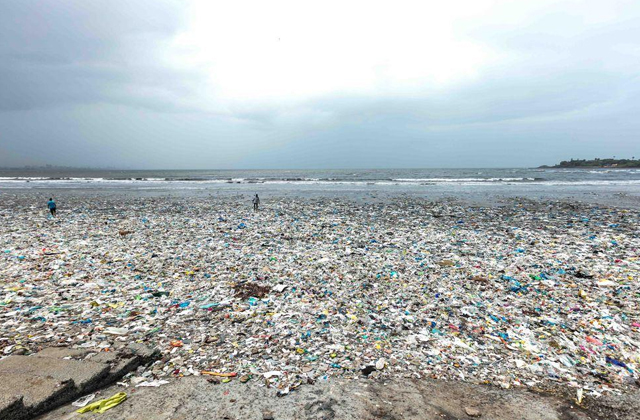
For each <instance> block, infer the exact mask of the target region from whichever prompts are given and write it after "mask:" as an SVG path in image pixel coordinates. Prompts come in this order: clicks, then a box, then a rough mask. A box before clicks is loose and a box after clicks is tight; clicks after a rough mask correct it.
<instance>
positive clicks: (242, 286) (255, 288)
mask: <svg viewBox="0 0 640 420" xmlns="http://www.w3.org/2000/svg"><path fill="white" fill-rule="evenodd" d="M233 289H234V290H235V291H236V297H237V298H240V299H248V298H251V297H254V298H259V299H261V298H263V297H265V296H266V295H267V293H269V290H270V289H271V288H270V287H269V286H262V285H259V284H256V283H251V282H247V283H237V284H236V285H234V286H233Z"/></svg>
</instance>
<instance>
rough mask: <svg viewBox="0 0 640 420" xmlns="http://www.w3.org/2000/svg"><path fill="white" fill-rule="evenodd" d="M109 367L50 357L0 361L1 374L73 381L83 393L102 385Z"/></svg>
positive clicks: (12, 358)
mask: <svg viewBox="0 0 640 420" xmlns="http://www.w3.org/2000/svg"><path fill="white" fill-rule="evenodd" d="M109 370H110V367H109V365H106V364H103V363H94V362H88V361H78V360H65V359H56V358H48V357H31V356H9V357H7V358H5V359H2V360H0V374H2V373H8V374H22V375H34V376H45V377H46V376H50V377H52V378H53V379H56V380H58V381H60V382H67V381H73V383H74V384H75V386H76V388H77V389H78V391H80V392H82V391H85V390H88V389H91V388H93V387H95V386H97V385H99V384H100V382H101V381H102V380H103V379H104V378H106V377H107V375H109Z"/></svg>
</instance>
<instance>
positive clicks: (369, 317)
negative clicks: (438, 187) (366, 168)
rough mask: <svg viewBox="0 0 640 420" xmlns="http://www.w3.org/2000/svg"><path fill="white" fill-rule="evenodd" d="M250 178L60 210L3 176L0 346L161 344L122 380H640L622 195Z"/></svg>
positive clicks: (599, 383)
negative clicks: (427, 194)
mask: <svg viewBox="0 0 640 420" xmlns="http://www.w3.org/2000/svg"><path fill="white" fill-rule="evenodd" d="M250 197H251V196H250V195H248V196H246V197H244V196H242V197H237V196H219V197H197V196H187V197H182V196H173V197H169V196H167V197H158V196H152V197H148V196H139V195H125V194H119V195H118V194H115V195H113V194H94V195H92V196H88V195H87V194H86V193H85V194H73V193H69V192H68V193H67V195H66V196H65V197H64V201H62V200H58V216H57V217H56V218H55V219H54V218H51V217H48V212H47V209H46V206H45V205H46V200H45V201H44V202H43V200H42V194H41V193H40V192H39V191H28V190H25V191H18V192H8V193H4V194H3V201H2V214H1V215H0V231H1V232H3V234H2V235H1V236H0V252H1V254H0V255H1V258H0V287H1V289H0V291H1V294H0V318H1V321H0V336H1V337H2V339H1V341H0V351H2V352H3V354H5V355H9V354H30V353H32V352H35V351H38V350H40V349H42V348H44V347H48V346H58V345H64V346H70V347H79V348H87V349H98V350H103V351H104V350H109V349H117V348H118V347H121V346H123V345H125V344H126V343H130V342H139V343H144V344H146V345H148V346H150V347H157V348H158V349H159V350H160V351H161V354H162V358H161V359H160V360H159V361H157V362H156V363H154V364H153V365H151V366H150V367H148V368H147V369H142V370H139V371H136V372H134V373H133V374H130V375H129V376H127V377H125V379H124V382H125V383H128V382H127V381H129V382H130V381H133V382H132V383H135V381H136V380H138V381H139V380H140V379H139V378H147V379H149V378H153V379H167V378H173V377H182V376H197V375H201V374H202V371H206V372H217V373H235V375H233V376H232V377H229V378H226V379H224V380H229V381H241V382H249V381H252V382H253V381H258V383H263V384H264V385H267V386H269V387H274V388H275V389H277V390H278V392H279V394H280V395H286V394H288V393H291V392H294V390H295V389H297V388H298V387H300V386H303V385H305V384H308V383H315V382H317V381H324V380H327V379H330V378H334V377H339V378H346V379H350V378H352V379H355V378H360V379H362V378H393V379H398V378H411V379H422V378H425V379H426V378H429V379H443V380H461V381H465V382H469V383H476V384H491V385H495V386H498V387H502V388H514V387H520V388H526V389H550V390H553V389H558V388H567V387H569V388H575V389H576V390H578V389H582V390H584V394H585V395H589V396H594V397H597V396H600V395H603V394H611V393H618V392H621V391H623V390H625V389H627V388H634V387H637V385H636V383H637V380H638V375H637V373H636V371H637V366H638V362H639V359H638V358H639V357H640V353H639V345H640V344H639V343H640V307H639V305H638V293H639V288H638V273H639V266H640V263H639V259H638V258H639V257H640V256H639V254H638V253H639V251H638V250H639V248H640V238H639V236H638V231H637V226H638V217H639V214H638V211H637V210H635V209H633V208H631V209H627V208H619V207H614V206H603V205H596V204H589V203H572V202H569V201H567V200H547V201H539V200H529V199H524V198H503V199H502V200H501V201H500V202H496V203H494V204H493V205H489V204H482V205H481V204H478V203H471V202H467V201H464V200H461V199H455V198H449V199H441V200H429V199H424V198H416V197H410V196H407V197H395V198H394V199H392V200H388V201H386V202H385V201H380V200H378V201H373V200H352V199H346V198H342V197H334V198H330V197H319V198H308V197H307V198H300V197H298V198H295V197H287V196H284V197H269V198H263V199H262V203H261V208H260V211H258V212H254V211H252V208H251V202H250ZM137 378H138V379H137ZM213 378H216V377H215V376H214V377H213ZM221 378H225V377H221Z"/></svg>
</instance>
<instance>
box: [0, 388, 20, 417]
mask: <svg viewBox="0 0 640 420" xmlns="http://www.w3.org/2000/svg"><path fill="white" fill-rule="evenodd" d="M24 412H26V409H25V407H24V404H23V403H22V395H11V394H5V393H0V420H5V419H7V420H8V419H17V418H19V417H20V415H21V413H24Z"/></svg>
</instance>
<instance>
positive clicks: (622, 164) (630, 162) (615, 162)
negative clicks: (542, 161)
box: [539, 157, 640, 169]
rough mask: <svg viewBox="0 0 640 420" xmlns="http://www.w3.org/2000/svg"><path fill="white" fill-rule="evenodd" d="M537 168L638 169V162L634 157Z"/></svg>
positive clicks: (639, 166) (575, 161) (577, 161)
mask: <svg viewBox="0 0 640 420" xmlns="http://www.w3.org/2000/svg"><path fill="white" fill-rule="evenodd" d="M539 168H608V169H616V168H640V160H636V158H635V157H633V158H631V159H614V158H612V159H608V158H606V159H600V158H595V159H590V160H587V159H571V160H563V161H562V162H560V163H559V164H557V165H553V166H548V165H542V166H539Z"/></svg>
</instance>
